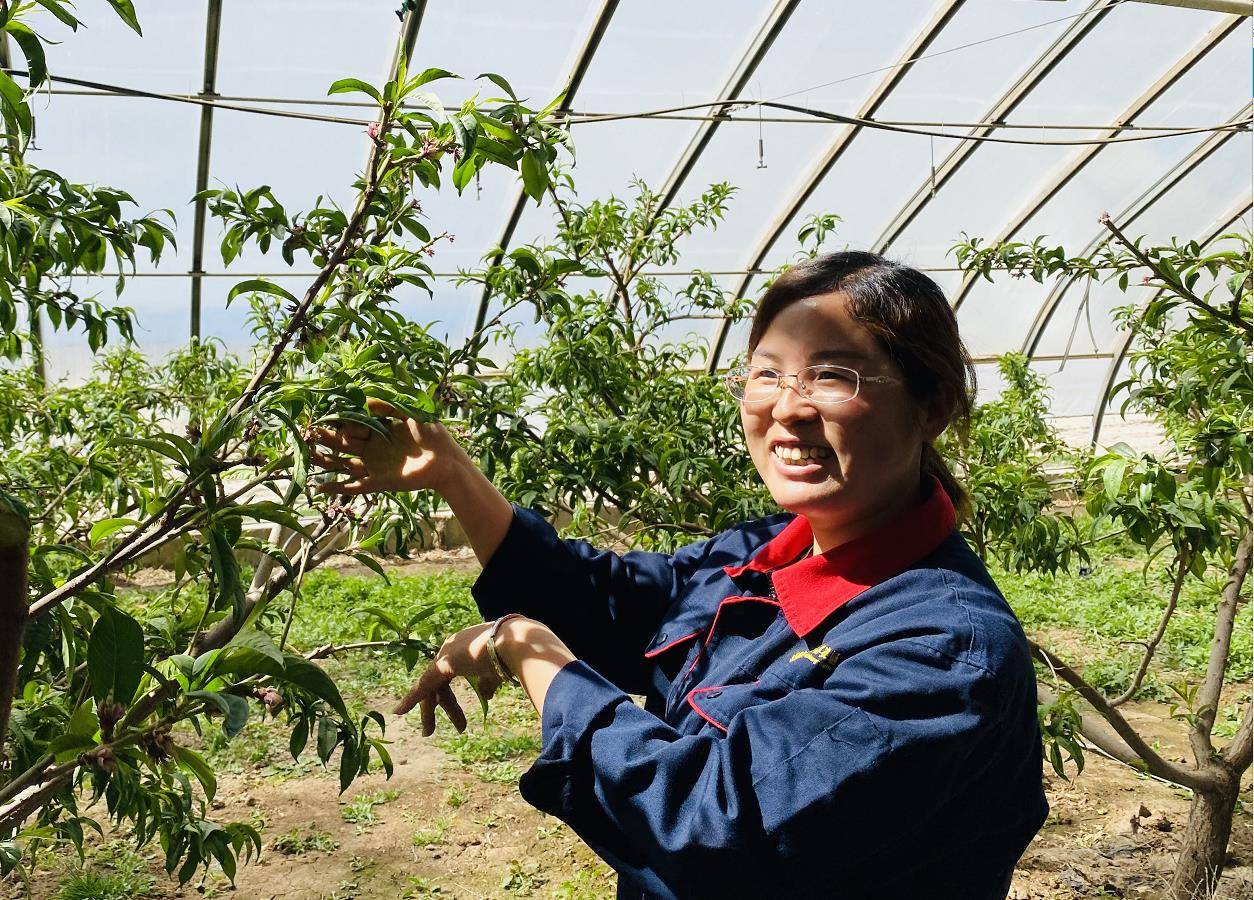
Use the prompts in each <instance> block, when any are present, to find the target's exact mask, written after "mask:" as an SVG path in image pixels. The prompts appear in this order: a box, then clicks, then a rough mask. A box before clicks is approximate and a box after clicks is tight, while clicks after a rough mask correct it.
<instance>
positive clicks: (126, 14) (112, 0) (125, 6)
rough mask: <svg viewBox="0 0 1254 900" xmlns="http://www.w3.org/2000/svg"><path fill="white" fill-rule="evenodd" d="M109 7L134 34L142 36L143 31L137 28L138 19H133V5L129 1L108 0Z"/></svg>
mask: <svg viewBox="0 0 1254 900" xmlns="http://www.w3.org/2000/svg"><path fill="white" fill-rule="evenodd" d="M109 5H110V6H112V7H113V11H114V12H116V13H117V14H118V17H119V18H120V19H121V20H122V21H123V22H125V23H126V24H127V25H129V26H130V27H131V30H132V31H134V32H135V33H136V34H138V35H140V36H141V37H142V36H143V33H144V32H143V29H141V28H140V27H139V19H137V18H135V5H134V4H133V3H131V0H109Z"/></svg>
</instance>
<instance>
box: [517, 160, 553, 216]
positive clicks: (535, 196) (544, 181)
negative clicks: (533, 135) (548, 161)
mask: <svg viewBox="0 0 1254 900" xmlns="http://www.w3.org/2000/svg"><path fill="white" fill-rule="evenodd" d="M522 177H523V190H525V191H526V192H527V196H528V197H530V198H531V199H532V200H534V201H536V202H537V203H539V202H540V201H541V200H542V199H543V198H544V191H545V189H546V188H548V186H549V173H548V170H547V169H546V168H545V167H544V163H543V162H541V161H540V157H538V156H536V154H535V151H534V150H528V151H527V152H525V153H524V154H523V157H522Z"/></svg>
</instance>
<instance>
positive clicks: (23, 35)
mask: <svg viewBox="0 0 1254 900" xmlns="http://www.w3.org/2000/svg"><path fill="white" fill-rule="evenodd" d="M4 30H5V31H7V32H8V33H9V34H10V35H11V36H12V37H13V41H14V42H15V43H16V44H17V45H18V46H19V47H21V48H22V55H23V56H25V57H26V69H27V71H28V72H29V73H30V75H29V78H30V86H31V87H32V88H37V87H39V85H41V84H43V83H44V82H45V81H46V80H47V79H48V64H47V63H46V62H45V61H44V47H43V44H42V43H41V42H40V40H39V35H37V34H35V32H33V31H31V30H30V29H29V28H27V27H26V26H25V25H23V24H22V23H21V22H9V23H8V24H6V25H5V26H4Z"/></svg>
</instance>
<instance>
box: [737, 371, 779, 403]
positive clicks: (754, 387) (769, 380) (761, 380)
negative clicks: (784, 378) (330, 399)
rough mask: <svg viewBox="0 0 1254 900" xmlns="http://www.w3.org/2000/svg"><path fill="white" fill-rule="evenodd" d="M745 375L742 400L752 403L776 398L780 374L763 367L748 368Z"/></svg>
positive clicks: (744, 372)
mask: <svg viewBox="0 0 1254 900" xmlns="http://www.w3.org/2000/svg"><path fill="white" fill-rule="evenodd" d="M741 372H742V373H743V375H742V377H743V382H742V385H743V386H742V389H743V391H744V393H743V394H742V395H741V399H743V400H747V401H749V402H750V403H752V402H753V401H755V400H766V399H768V398H769V397H774V396H775V394H776V392H777V391H778V390H779V373H778V372H777V371H776V370H775V369H768V368H765V367H762V366H746V367H745V368H743V369H741Z"/></svg>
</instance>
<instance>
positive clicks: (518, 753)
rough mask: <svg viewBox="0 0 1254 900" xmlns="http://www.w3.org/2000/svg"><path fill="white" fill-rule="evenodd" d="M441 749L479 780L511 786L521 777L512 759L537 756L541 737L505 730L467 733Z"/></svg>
mask: <svg viewBox="0 0 1254 900" xmlns="http://www.w3.org/2000/svg"><path fill="white" fill-rule="evenodd" d="M440 748H441V749H442V750H444V751H445V752H446V753H448V754H449V755H450V756H452V757H453V758H454V759H455V760H457V761H458V762H459V763H461V765H462V766H463V768H465V769H467V770H469V771H471V772H473V773H474V774H475V775H476V776H478V777H479V779H480V780H482V781H489V782H492V783H495V784H512V783H514V782H516V781H518V777H519V775H520V774H521V771H520V770H519V768H518V766H517V765H516V764H515V763H514V760H517V759H519V758H521V757H527V756H535V755H536V754H537V753H539V752H540V738H539V737H538V736H537V735H535V734H534V733H531V734H527V733H519V732H514V731H508V730H507V731H503V732H500V733H495V732H492V731H466V732H464V733H462V734H457V735H453V736H452V737H449V738H446V739H445V740H443V741H441V742H440Z"/></svg>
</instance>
